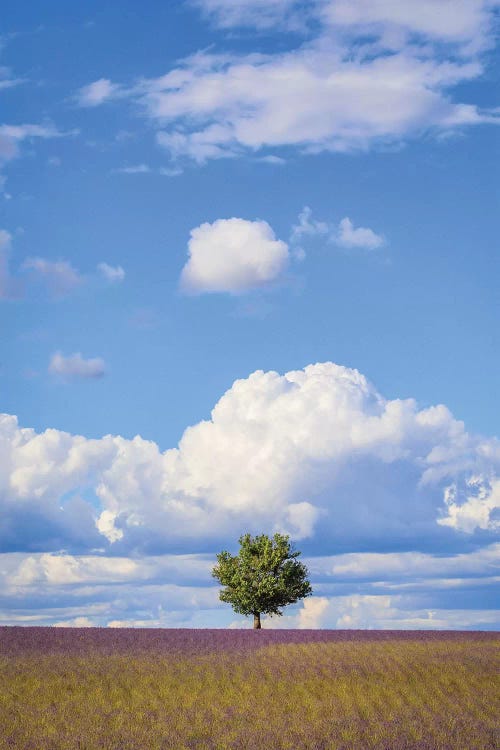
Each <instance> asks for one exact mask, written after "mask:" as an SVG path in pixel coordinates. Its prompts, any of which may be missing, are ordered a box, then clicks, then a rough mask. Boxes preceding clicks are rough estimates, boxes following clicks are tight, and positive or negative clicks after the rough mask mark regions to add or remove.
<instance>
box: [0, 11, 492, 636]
mask: <svg viewBox="0 0 500 750" xmlns="http://www.w3.org/2000/svg"><path fill="white" fill-rule="evenodd" d="M499 17H500V2H499V0H420V2H419V3H415V2H413V1H412V0H302V1H301V0H185V1H182V0H179V2H175V3H165V2H157V1H156V0H148V2H146V3H143V4H141V6H140V7H139V5H138V4H137V3H136V2H131V0H120V2H117V0H110V2H107V3H105V4H103V3H101V2H96V1H95V0H88V2H86V3H72V4H68V3H66V2H62V0H48V1H47V2H45V3H43V4H42V3H36V2H32V1H31V2H27V3H16V2H13V1H12V0H5V3H4V4H3V6H2V18H1V20H0V321H1V323H0V325H1V329H0V330H1V337H0V342H1V350H0V393H1V396H2V399H1V403H0V412H2V414H1V415H0V446H1V448H0V624H4V625H16V624H17V625H19V624H20V625H56V626H71V625H82V626H84V625H88V626H91V625H94V626H105V627H119V626H137V627H158V626H161V627H248V626H249V624H250V623H249V622H248V621H246V620H245V619H244V618H242V617H240V616H239V615H236V614H235V613H234V612H233V611H232V610H231V608H230V607H229V606H228V605H226V604H223V603H221V602H220V601H219V600H218V588H217V585H216V582H215V581H214V580H213V579H212V577H211V568H212V566H213V565H214V563H215V555H216V554H217V553H218V552H219V551H221V550H222V549H227V550H230V551H231V552H233V553H235V552H236V551H237V549H238V538H239V537H240V535H241V534H244V533H247V532H249V533H252V534H257V533H267V534H272V533H275V532H280V533H286V534H289V535H290V536H291V538H292V540H293V542H294V544H295V546H296V548H297V549H299V550H301V552H302V557H301V559H302V560H303V561H304V562H305V563H306V564H307V566H308V568H309V571H310V574H311V582H312V585H313V596H311V597H309V598H307V599H306V600H304V602H301V603H299V604H297V605H294V606H293V607H290V608H289V609H287V610H286V611H285V614H284V616H283V617H281V618H276V617H275V618H267V619H265V620H264V621H263V626H264V627H298V628H304V627H305V628H308V627H312V628H398V629H399V628H440V629H447V628H453V629H486V630H491V629H499V627H500V609H499V601H500V597H499V592H500V587H499V582H500V439H499V436H500V409H499V403H498V373H499V371H500V333H499V331H500V316H499V283H498V282H499V278H500V254H499V248H498V236H499V234H500V226H499V221H498V216H499V210H498V208H499V188H498V185H499V179H498V178H499V167H498V165H499V158H498V157H499V155H500V153H499V152H500V131H499V127H498V126H499V124H500V101H499V97H498V91H499V79H500V64H499V63H500V57H499V51H498V30H499Z"/></svg>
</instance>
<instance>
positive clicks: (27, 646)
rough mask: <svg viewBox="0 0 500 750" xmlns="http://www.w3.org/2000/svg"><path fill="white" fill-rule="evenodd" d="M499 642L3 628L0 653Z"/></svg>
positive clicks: (479, 635) (372, 634)
mask: <svg viewBox="0 0 500 750" xmlns="http://www.w3.org/2000/svg"><path fill="white" fill-rule="evenodd" d="M492 639H493V640H497V639H498V640H500V633H498V632H491V631H489V632H483V631H456V630H448V631H442V630H441V631H436V630H420V631H416V630H272V629H270V630H257V631H255V630H216V629H197V630H194V629H187V628H185V629H181V628H179V629H168V628H150V629H136V628H116V629H114V628H51V627H0V655H2V656H21V655H23V654H26V655H29V654H35V653H36V654H58V653H67V654H75V655H79V654H81V655H84V654H88V653H100V654H103V655H105V654H120V653H130V652H134V653H136V654H137V653H145V654H147V653H160V654H161V653H169V654H172V653H176V654H185V655H196V654H203V653H213V652H218V651H227V650H230V651H236V652H245V651H249V650H253V649H256V648H262V647H263V646H273V645H280V644H291V643H294V644H302V643H328V642H338V643H341V642H349V641H355V642H358V643H359V642H363V641H389V640H390V641H395V640H400V641H421V642H426V641H430V642H436V641H446V640H452V641H480V640H488V641H491V640H492Z"/></svg>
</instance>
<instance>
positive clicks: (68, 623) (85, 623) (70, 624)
mask: <svg viewBox="0 0 500 750" xmlns="http://www.w3.org/2000/svg"><path fill="white" fill-rule="evenodd" d="M94 626H95V624H94V622H93V621H92V620H91V619H90V618H89V617H73V619H72V620H61V622H55V623H54V625H53V627H54V628H93V627H94Z"/></svg>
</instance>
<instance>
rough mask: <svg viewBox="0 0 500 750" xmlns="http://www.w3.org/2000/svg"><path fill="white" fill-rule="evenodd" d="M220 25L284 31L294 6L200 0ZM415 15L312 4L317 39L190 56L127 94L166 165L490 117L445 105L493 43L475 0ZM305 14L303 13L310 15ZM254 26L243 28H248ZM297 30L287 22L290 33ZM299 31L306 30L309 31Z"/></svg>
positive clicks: (326, 147)
mask: <svg viewBox="0 0 500 750" xmlns="http://www.w3.org/2000/svg"><path fill="white" fill-rule="evenodd" d="M199 4H200V5H201V6H203V8H204V9H205V11H206V13H208V15H209V16H210V18H212V19H214V20H216V21H217V22H218V23H220V24H221V25H226V26H230V25H235V24H236V25H241V24H243V25H246V24H250V25H254V26H261V27H263V26H266V25H267V24H268V23H272V24H275V23H276V22H277V21H279V19H281V20H282V21H283V24H284V26H285V27H286V28H288V29H289V28H290V23H291V22H292V19H293V20H294V21H295V22H297V20H298V18H299V15H300V14H299V15H297V13H295V11H297V10H298V9H299V7H301V8H302V9H303V7H304V6H303V5H302V4H296V3H293V2H277V1H275V2H270V3H262V2H260V0H252V1H250V0H248V1H246V0H245V1H244V2H243V1H241V2H234V3H229V2H226V0H201V1H200V3H199ZM458 5H459V7H458V8H457V3H455V2H451V1H450V2H447V1H445V2H444V3H440V12H439V13H436V12H435V4H434V3H433V2H431V1H430V0H426V2H425V3H424V6H423V8H422V7H421V6H420V5H419V7H418V10H415V5H414V4H412V3H411V2H402V3H398V2H396V0H394V2H393V1H392V0H389V1H388V0H376V1H375V2H371V0H370V2H368V0H366V1H365V0H357V1H356V2H352V1H351V0H349V2H344V1H339V2H330V3H326V2H318V3H316V4H311V5H310V6H309V11H310V12H309V13H307V14H302V18H301V22H300V23H302V26H303V28H305V26H304V23H303V22H304V20H306V19H305V16H309V18H311V17H312V16H314V14H316V27H315V28H316V29H317V27H318V23H319V28H320V30H319V31H316V36H313V37H312V38H311V39H310V40H308V41H307V42H305V43H303V44H302V45H300V46H297V47H296V48H292V49H288V50H287V51H285V52H280V53H274V54H256V53H251V54H248V55H240V56H237V55H228V54H226V55H222V54H215V53H214V54H209V53H198V54H196V55H193V56H191V57H189V58H187V59H186V60H184V61H182V62H181V63H180V64H179V66H178V67H176V68H174V69H172V70H170V71H169V72H167V73H166V74H165V75H163V76H161V77H159V78H155V79H149V80H142V81H141V83H140V84H139V85H136V86H135V87H132V88H131V89H129V91H128V96H131V97H132V98H134V99H137V100H138V101H139V102H140V103H141V104H142V105H143V107H144V108H145V112H146V114H147V115H148V116H149V117H150V118H151V119H152V120H153V121H154V122H155V123H156V124H157V126H158V127H159V128H161V129H162V130H161V132H160V133H159V134H158V142H159V143H160V145H162V146H163V147H164V148H165V149H166V150H167V151H168V152H169V153H170V155H171V157H172V158H173V159H174V160H177V159H182V158H183V157H188V158H190V159H193V160H194V161H196V162H198V163H204V162H205V161H206V160H207V159H213V158H221V157H229V156H233V157H234V156H237V155H240V154H243V153H255V152H256V151H259V150H262V149H266V148H276V147H284V146H293V147H295V148H298V149H299V150H301V151H302V152H315V153H317V152H320V151H333V152H335V151H341V152H347V151H355V150H366V149H368V148H371V147H373V146H377V145H378V144H383V143H388V142H389V143H391V142H396V143H399V142H401V141H403V140H407V139H409V138H414V137H417V136H419V135H421V134H423V133H428V132H435V133H439V132H449V131H450V130H453V129H456V128H459V127H461V126H466V125H467V126H468V125H472V124H475V123H481V122H498V117H497V113H495V111H491V112H483V111H482V110H480V109H479V108H478V107H476V106H474V105H473V104H465V103H461V102H459V101H457V102H454V101H453V99H452V96H451V89H452V87H454V86H455V85H456V84H458V83H461V82H465V81H468V80H471V79H473V78H476V77H478V76H480V75H481V74H482V71H483V66H482V60H481V59H480V56H479V52H480V51H481V50H482V49H483V48H484V47H487V46H488V44H489V43H491V40H492V39H493V28H494V12H493V5H492V4H491V3H489V2H485V1H484V0H470V2H468V1H467V0H464V2H463V3H459V4H458ZM311 14H312V15H311ZM252 21H253V23H252ZM300 23H299V24H297V25H296V27H297V28H299V27H300ZM309 33H310V32H309Z"/></svg>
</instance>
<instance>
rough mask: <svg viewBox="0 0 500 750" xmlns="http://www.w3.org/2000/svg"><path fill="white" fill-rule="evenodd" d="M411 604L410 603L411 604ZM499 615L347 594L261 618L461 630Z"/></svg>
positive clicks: (488, 623) (274, 624) (287, 623)
mask: <svg viewBox="0 0 500 750" xmlns="http://www.w3.org/2000/svg"><path fill="white" fill-rule="evenodd" d="M412 604H413V606H412ZM499 616H500V611H499V610H494V609H472V608H471V609H456V608H454V609H444V608H441V607H439V606H436V607H433V608H432V609H430V608H428V607H422V606H420V607H418V608H415V605H414V603H412V600H411V598H409V597H405V596H391V595H380V594H379V595H372V594H350V595H348V596H335V597H325V596H313V597H311V598H310V599H305V600H304V602H303V604H302V607H301V608H300V609H299V610H298V611H297V613H296V614H289V615H285V616H283V617H272V618H265V620H264V622H263V627H264V628H279V629H281V628H299V629H309V628H313V629H321V628H333V629H340V630H456V629H459V630H465V629H478V630H481V629H484V628H494V627H495V625H496V623H498V618H499Z"/></svg>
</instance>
